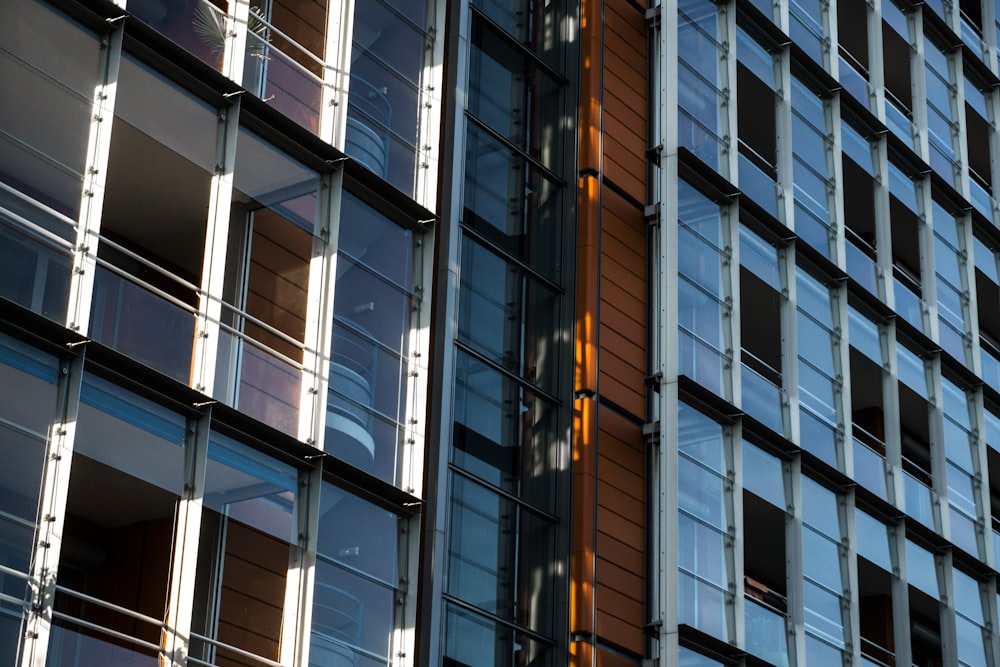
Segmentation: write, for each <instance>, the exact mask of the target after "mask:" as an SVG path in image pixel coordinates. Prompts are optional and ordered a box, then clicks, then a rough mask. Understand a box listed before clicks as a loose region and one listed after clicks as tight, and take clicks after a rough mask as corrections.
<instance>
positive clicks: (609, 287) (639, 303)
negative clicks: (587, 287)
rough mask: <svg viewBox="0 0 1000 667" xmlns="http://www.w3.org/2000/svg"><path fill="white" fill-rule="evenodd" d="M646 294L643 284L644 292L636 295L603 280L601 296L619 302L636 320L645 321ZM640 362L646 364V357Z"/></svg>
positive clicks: (619, 306)
mask: <svg viewBox="0 0 1000 667" xmlns="http://www.w3.org/2000/svg"><path fill="white" fill-rule="evenodd" d="M602 268H603V267H602ZM645 296H646V289H645V286H643V289H642V292H641V293H640V294H638V295H636V294H633V293H631V292H629V291H628V290H627V289H625V288H623V287H622V286H621V285H618V284H616V283H615V282H614V281H613V280H602V281H601V298H604V299H609V300H611V301H614V302H615V303H617V304H619V305H618V309H619V310H621V311H622V312H623V313H625V314H626V315H628V316H629V317H631V318H632V319H633V320H635V321H636V322H643V321H645V319H646V300H645ZM638 363H640V364H645V363H646V360H645V358H643V359H642V360H640V361H639V362H638Z"/></svg>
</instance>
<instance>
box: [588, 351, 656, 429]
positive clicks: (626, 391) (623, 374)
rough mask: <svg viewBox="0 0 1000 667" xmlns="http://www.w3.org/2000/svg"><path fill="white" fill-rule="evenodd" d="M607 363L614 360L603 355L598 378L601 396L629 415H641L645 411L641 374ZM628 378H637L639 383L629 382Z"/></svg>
mask: <svg viewBox="0 0 1000 667" xmlns="http://www.w3.org/2000/svg"><path fill="white" fill-rule="evenodd" d="M609 361H614V358H613V357H611V356H609V355H605V356H604V359H603V360H602V362H601V374H600V377H599V382H600V386H601V395H602V396H604V397H605V398H607V399H608V400H610V401H613V402H614V403H615V404H616V405H618V406H620V407H621V408H622V409H624V410H627V411H628V412H629V413H631V414H633V415H636V416H638V415H641V414H642V413H643V412H645V409H646V395H645V393H643V391H642V390H641V387H642V378H641V374H639V373H635V372H634V371H631V372H630V370H631V369H629V368H627V367H623V366H621V365H619V366H617V367H616V366H615V365H613V364H611V363H608V362H609ZM630 376H639V382H638V383H636V382H633V381H630ZM637 386H638V387H639V389H637V388H636V387H637Z"/></svg>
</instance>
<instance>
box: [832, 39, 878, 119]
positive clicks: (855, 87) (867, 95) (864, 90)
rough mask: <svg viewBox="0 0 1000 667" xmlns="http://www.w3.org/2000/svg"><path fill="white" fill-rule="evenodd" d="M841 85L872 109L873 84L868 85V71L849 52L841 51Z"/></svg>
mask: <svg viewBox="0 0 1000 667" xmlns="http://www.w3.org/2000/svg"><path fill="white" fill-rule="evenodd" d="M840 85H842V86H843V87H844V90H846V91H847V92H848V93H850V94H851V95H852V96H853V97H854V98H855V99H856V100H858V101H859V102H861V103H862V104H864V105H865V108H866V109H871V100H872V95H871V84H869V83H868V71H867V70H866V69H865V67H864V65H862V64H861V63H860V62H858V61H857V59H856V58H855V57H854V56H852V55H851V54H850V53H849V52H847V51H845V50H844V49H843V48H841V49H840Z"/></svg>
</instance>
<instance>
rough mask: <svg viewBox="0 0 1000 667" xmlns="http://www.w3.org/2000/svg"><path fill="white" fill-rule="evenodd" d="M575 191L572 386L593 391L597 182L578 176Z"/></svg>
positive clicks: (598, 220)
mask: <svg viewBox="0 0 1000 667" xmlns="http://www.w3.org/2000/svg"><path fill="white" fill-rule="evenodd" d="M578 193H579V194H578V223H577V224H578V228H577V281H576V340H575V350H574V353H575V358H574V364H575V369H574V388H575V390H576V391H580V390H582V389H589V390H590V391H597V349H598V348H597V345H598V342H597V341H598V339H597V335H598V328H599V327H598V316H599V315H598V312H599V311H598V307H599V303H600V299H599V296H598V294H599V292H598V283H599V281H600V272H599V269H598V266H599V265H600V238H601V231H600V225H601V201H600V182H599V181H598V179H597V178H594V177H593V176H587V177H584V178H581V179H580V182H579V189H578Z"/></svg>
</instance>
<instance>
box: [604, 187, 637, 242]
mask: <svg viewBox="0 0 1000 667" xmlns="http://www.w3.org/2000/svg"><path fill="white" fill-rule="evenodd" d="M601 203H602V204H603V210H602V213H603V214H604V232H605V233H606V234H610V235H611V236H614V237H615V238H617V239H618V240H620V241H621V242H622V243H623V244H625V245H626V246H629V247H631V248H635V249H636V251H637V252H641V253H642V254H643V255H645V254H646V243H647V238H646V224H645V219H644V218H643V214H642V211H641V210H639V209H637V208H636V207H635V206H633V205H632V204H631V203H629V202H627V201H626V200H625V199H624V198H622V197H621V196H619V195H618V194H616V193H614V191H612V190H610V189H608V188H605V190H604V197H603V199H602V200H601Z"/></svg>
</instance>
